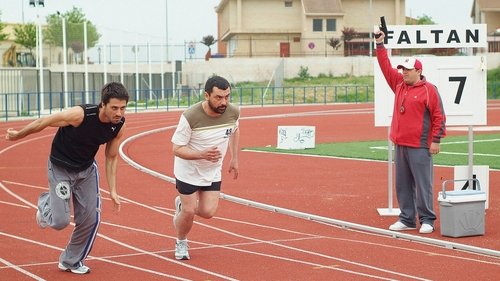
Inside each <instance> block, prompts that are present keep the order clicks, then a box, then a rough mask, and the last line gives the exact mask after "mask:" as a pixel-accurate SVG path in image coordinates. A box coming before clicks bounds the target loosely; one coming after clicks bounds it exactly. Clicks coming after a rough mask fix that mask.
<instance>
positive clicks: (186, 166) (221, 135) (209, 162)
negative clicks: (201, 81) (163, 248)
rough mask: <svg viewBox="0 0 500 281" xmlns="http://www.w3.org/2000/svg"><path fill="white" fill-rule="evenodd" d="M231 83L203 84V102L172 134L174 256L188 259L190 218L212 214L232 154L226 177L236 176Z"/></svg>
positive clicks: (235, 124) (211, 81)
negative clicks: (225, 162)
mask: <svg viewBox="0 0 500 281" xmlns="http://www.w3.org/2000/svg"><path fill="white" fill-rule="evenodd" d="M230 94H231V87H230V85H229V82H228V81H227V80H226V79H224V78H222V77H220V76H213V77H211V78H209V79H208V80H207V81H206V83H205V100H204V101H202V102H199V103H197V104H195V105H193V106H192V107H190V108H188V109H187V110H186V111H185V112H184V113H183V114H182V116H181V117H180V120H179V124H178V126H177V129H176V131H175V133H174V135H173V136H172V143H173V146H172V149H173V152H174V155H175V159H174V175H175V178H176V188H177V191H178V192H179V196H177V197H176V198H175V208H176V212H175V215H174V219H173V221H174V227H175V230H176V232H177V241H176V244H175V258H176V259H178V260H188V259H189V258H190V257H189V252H188V248H189V247H188V240H187V235H188V233H189V231H190V230H191V227H192V226H193V221H194V216H195V215H197V216H200V217H202V218H206V219H209V218H211V217H213V216H214V215H215V212H216V210H217V206H218V204H219V195H220V190H221V178H222V161H223V159H224V155H225V154H226V151H227V148H228V146H229V150H230V152H231V162H230V164H229V173H231V172H233V178H234V179H236V178H238V173H239V167H238V145H239V137H240V130H239V128H238V125H239V117H240V111H239V108H238V107H236V106H234V105H232V104H231V103H229V97H230Z"/></svg>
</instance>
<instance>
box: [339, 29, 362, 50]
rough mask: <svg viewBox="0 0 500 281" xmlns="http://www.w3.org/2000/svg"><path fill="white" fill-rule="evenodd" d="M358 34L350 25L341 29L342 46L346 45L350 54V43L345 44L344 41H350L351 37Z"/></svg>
mask: <svg viewBox="0 0 500 281" xmlns="http://www.w3.org/2000/svg"><path fill="white" fill-rule="evenodd" d="M357 36H358V32H356V30H354V28H352V27H344V29H343V30H342V39H343V40H344V46H347V50H348V51H349V55H351V44H348V43H347V44H346V42H349V41H351V40H352V39H354V38H356V37H357Z"/></svg>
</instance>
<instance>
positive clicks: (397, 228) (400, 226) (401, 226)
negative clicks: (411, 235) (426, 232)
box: [389, 221, 416, 231]
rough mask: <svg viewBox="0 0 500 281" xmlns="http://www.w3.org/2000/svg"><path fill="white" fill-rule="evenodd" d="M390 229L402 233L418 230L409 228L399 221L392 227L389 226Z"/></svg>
mask: <svg viewBox="0 0 500 281" xmlns="http://www.w3.org/2000/svg"><path fill="white" fill-rule="evenodd" d="M389 229H390V230H395V231H402V230H414V229H416V228H415V227H409V226H407V225H406V224H404V223H402V222H401V221H397V222H395V223H393V224H391V226H389Z"/></svg>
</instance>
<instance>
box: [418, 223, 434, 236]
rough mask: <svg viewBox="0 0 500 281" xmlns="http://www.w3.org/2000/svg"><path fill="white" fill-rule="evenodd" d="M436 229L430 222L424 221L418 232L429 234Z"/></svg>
mask: <svg viewBox="0 0 500 281" xmlns="http://www.w3.org/2000/svg"><path fill="white" fill-rule="evenodd" d="M433 231H434V227H433V226H432V225H430V224H428V223H423V224H422V226H420V230H419V231H418V232H420V233H424V234H428V233H432V232H433Z"/></svg>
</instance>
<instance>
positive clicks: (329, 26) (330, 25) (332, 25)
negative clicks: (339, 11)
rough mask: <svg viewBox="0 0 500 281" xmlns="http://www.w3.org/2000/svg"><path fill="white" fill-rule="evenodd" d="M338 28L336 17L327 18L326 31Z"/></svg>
mask: <svg viewBox="0 0 500 281" xmlns="http://www.w3.org/2000/svg"><path fill="white" fill-rule="evenodd" d="M336 30H337V21H336V20H335V19H327V20H326V31H336Z"/></svg>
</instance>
